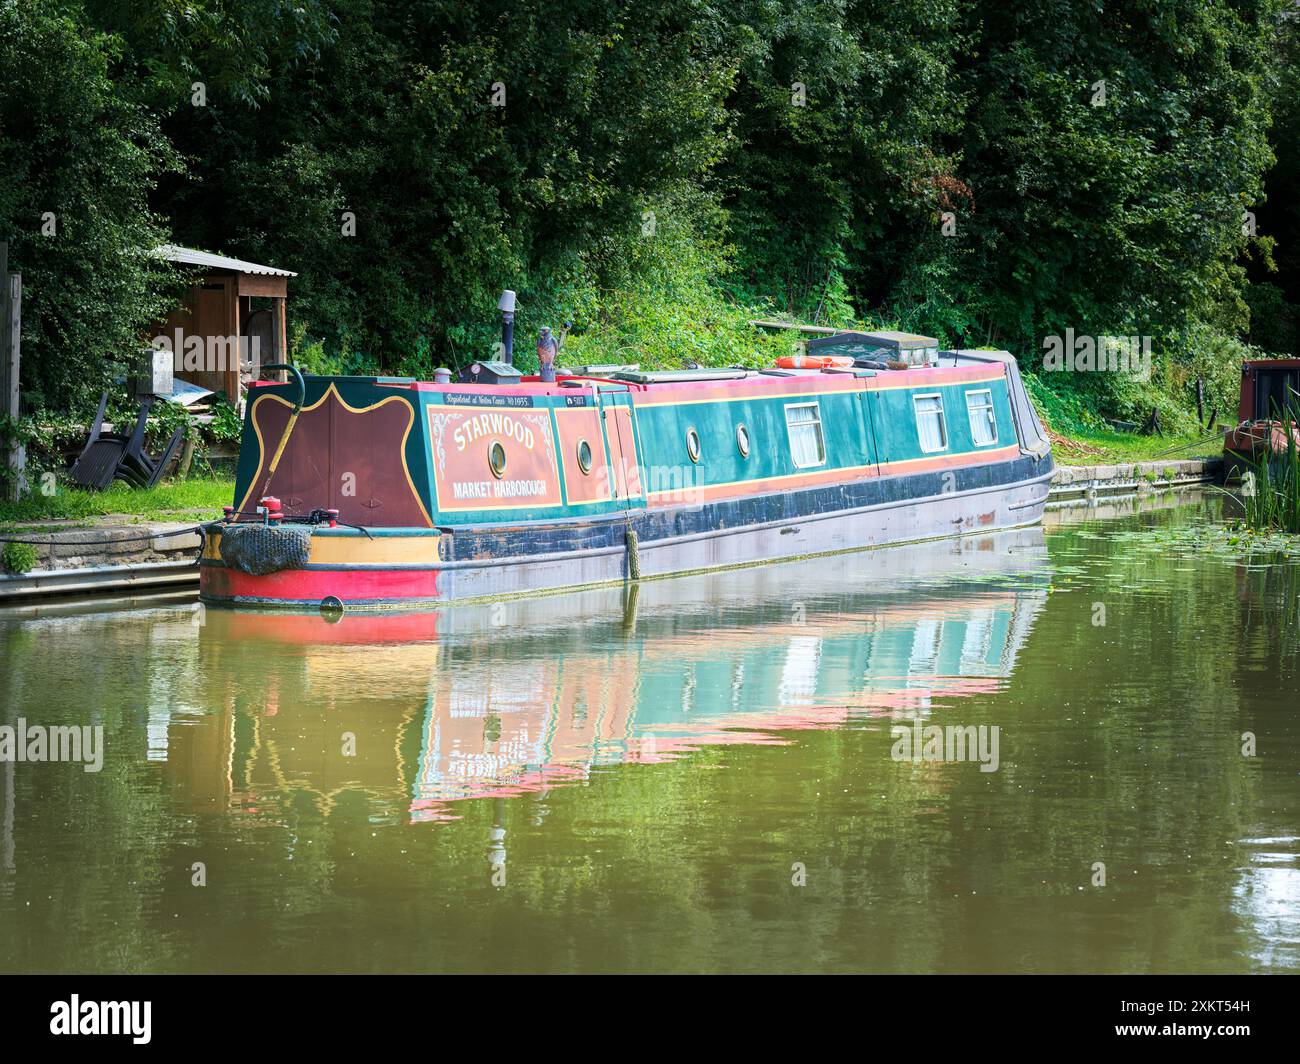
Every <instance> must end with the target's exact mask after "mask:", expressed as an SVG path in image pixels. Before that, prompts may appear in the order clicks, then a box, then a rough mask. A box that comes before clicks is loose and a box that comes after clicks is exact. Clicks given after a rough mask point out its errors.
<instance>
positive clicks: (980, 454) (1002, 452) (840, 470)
mask: <svg viewBox="0 0 1300 1064" xmlns="http://www.w3.org/2000/svg"><path fill="white" fill-rule="evenodd" d="M1019 453H1020V446H1019V444H1013V445H1011V446H1008V447H1000V448H998V449H997V450H995V451H963V452H961V453H960V454H941V455H937V456H933V457H930V458H900V459H898V460H897V461H893V462H881V463H879V468H880V469H888V468H890V467H891V466H904V465H910V466H912V467H914V468H916V467H917V466H918V465H919V464H920V463H926V464H927V465H929V466H930V467H931V468H934V469H969V468H971V467H972V466H978V465H983V464H984V463H983V462H962V463H957V464H948V465H945V464H944V463H945V462H947V461H948V460H950V459H952V458H965V457H968V456H969V457H974V458H993V459H1007V458H1011V457H1012V456H1013V455H1017V454H1019ZM876 468H877V466H876V465H860V466H839V467H837V468H835V469H825V470H816V471H814V472H812V473H806V472H805V473H784V474H782V475H781V476H777V477H763V478H762V479H761V480H724V481H720V482H719V483H717V484H696V485H694V486H693V488H685V487H683V488H669V489H667V490H665V491H652V492H651V493H650V495H649V497H650V498H652V499H656V498H660V497H662V496H678V495H681V494H683V493H684V492H689V491H692V490H696V491H713V490H714V489H715V488H734V487H741V486H745V487H758V486H760V485H763V484H779V483H782V482H784V481H788V480H797V479H799V478H803V477H811V478H814V479H815V480H816V481H817V482H827V483H835V482H836V481H837V480H840V479H853V478H852V476H851V474H853V473H860V472H862V471H863V470H875V469H876ZM859 479H865V478H859ZM809 486H810V487H811V486H813V485H812V484H811V483H810V485H809Z"/></svg>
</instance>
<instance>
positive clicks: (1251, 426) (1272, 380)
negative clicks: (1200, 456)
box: [1223, 358, 1300, 476]
mask: <svg viewBox="0 0 1300 1064" xmlns="http://www.w3.org/2000/svg"><path fill="white" fill-rule="evenodd" d="M1296 410H1300V358H1270V359H1260V360H1258V361H1252V362H1243V363H1242V364H1241V400H1240V403H1239V406H1238V408H1237V427H1236V428H1234V429H1233V430H1232V431H1231V432H1229V433H1228V434H1227V435H1226V436H1225V437H1224V440H1223V458H1224V465H1225V467H1226V470H1225V471H1226V472H1227V473H1228V475H1229V476H1240V475H1241V474H1242V473H1243V472H1244V471H1246V470H1248V469H1251V468H1253V467H1255V466H1257V465H1258V464H1259V463H1260V462H1262V461H1264V460H1265V459H1266V458H1268V457H1269V456H1271V455H1279V454H1285V453H1286V451H1287V447H1288V442H1289V440H1295V441H1296V443H1297V445H1300V431H1297V427H1296V422H1295V419H1294V412H1295V411H1296Z"/></svg>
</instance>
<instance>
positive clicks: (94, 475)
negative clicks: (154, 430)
mask: <svg viewBox="0 0 1300 1064" xmlns="http://www.w3.org/2000/svg"><path fill="white" fill-rule="evenodd" d="M152 405H153V400H152V399H143V400H141V402H140V413H139V414H138V415H137V416H136V419H135V428H134V429H133V430H132V432H131V435H130V436H125V435H122V434H121V433H117V432H105V431H104V410H105V408H106V407H107V406H108V392H104V393H103V395H101V396H100V399H99V410H98V411H97V412H96V414H95V420H94V422H93V423H92V424H91V426H90V435H89V437H88V438H87V440H86V445H85V447H83V448H82V450H81V454H80V455H79V456H78V457H77V460H76V461H75V462H74V463H73V464H72V469H71V471H70V474H69V475H70V476H71V477H72V480H73V482H74V483H76V484H79V485H81V486H82V487H83V488H93V489H95V490H96V491H102V490H103V489H104V488H106V487H108V486H109V484H111V483H112V482H113V481H114V479H116V480H123V481H125V482H126V483H128V484H132V485H134V486H135V487H138V488H152V487H153V486H154V485H155V484H157V483H158V481H159V480H161V479H162V475H163V471H164V470H165V469H166V468H167V465H168V463H170V462H171V460H172V457H173V456H174V455H175V454H176V448H177V447H179V446H180V442H181V439H182V438H183V437H184V435H185V429H184V427H181V428H178V429H177V430H176V431H175V432H173V433H172V437H171V439H170V440H169V441H168V443H167V446H166V448H165V449H164V450H163V453H162V455H161V456H160V457H159V458H157V459H153V458H150V457H149V455H148V454H146V453H145V450H144V434H145V428H146V427H147V425H148V421H149V409H150V407H151V406H152Z"/></svg>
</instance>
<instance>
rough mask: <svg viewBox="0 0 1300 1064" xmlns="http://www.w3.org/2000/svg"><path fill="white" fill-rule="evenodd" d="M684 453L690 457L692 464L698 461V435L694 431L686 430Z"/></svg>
mask: <svg viewBox="0 0 1300 1064" xmlns="http://www.w3.org/2000/svg"><path fill="white" fill-rule="evenodd" d="M686 453H687V454H689V455H690V456H691V461H692V462H698V461H699V460H700V434H699V433H698V432H696V431H695V430H694V429H687V430H686Z"/></svg>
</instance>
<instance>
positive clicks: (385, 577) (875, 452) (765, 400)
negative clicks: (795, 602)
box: [200, 333, 1053, 610]
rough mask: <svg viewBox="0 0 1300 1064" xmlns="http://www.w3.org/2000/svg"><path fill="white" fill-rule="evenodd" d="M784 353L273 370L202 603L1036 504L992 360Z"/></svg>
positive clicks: (707, 561) (346, 598)
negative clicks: (610, 362)
mask: <svg viewBox="0 0 1300 1064" xmlns="http://www.w3.org/2000/svg"><path fill="white" fill-rule="evenodd" d="M507 350H508V348H507ZM779 363H780V364H778V365H776V366H772V367H768V368H761V369H755V368H740V367H738V368H733V369H688V370H680V371H661V372H642V371H640V370H639V369H637V368H636V367H582V368H577V369H573V370H558V371H556V370H555V369H554V367H553V366H550V365H548V364H546V363H545V362H543V372H542V374H540V375H531V376H530V375H523V374H521V373H520V372H518V370H517V369H515V368H514V367H513V366H511V365H510V364H509V361H508V358H507V360H506V361H505V362H489V363H475V364H474V365H473V366H471V367H470V370H469V371H468V372H466V373H465V374H464V375H463V379H461V380H459V381H453V380H451V379H450V375H449V374H448V373H447V372H446V371H439V373H438V374H437V379H435V380H434V381H432V382H429V381H417V380H413V379H408V378H396V377H335V376H308V377H305V378H304V377H303V376H301V375H300V374H299V373H298V372H297V371H296V370H292V368H291V367H289V369H290V370H291V372H292V373H293V377H294V379H292V380H289V381H271V380H263V381H257V382H255V383H254V385H253V386H252V387H251V388H250V390H249V398H248V401H247V404H246V410H245V417H244V427H243V436H242V442H241V447H240V459H239V466H238V469H237V472H236V489H235V499H234V500H233V502H232V505H231V506H230V507H228V508H227V512H226V516H225V518H224V520H221V521H216V522H212V523H210V524H207V525H205V526H204V532H205V543H204V548H203V553H202V557H201V560H200V565H201V569H200V589H201V591H200V593H201V599H202V601H203V602H205V603H207V604H209V605H220V606H236V607H272V608H276V607H278V608H286V609H294V610H303V609H317V608H322V607H324V608H327V609H330V610H339V609H345V610H353V609H357V610H379V609H427V608H429V607H437V606H439V605H442V604H446V603H457V602H466V601H474V600H478V601H493V600H497V599H500V598H504V597H509V596H514V595H526V594H536V593H543V592H556V591H562V590H567V589H573V588H581V587H595V586H601V585H614V584H619V583H623V582H625V581H637V580H646V579H650V578H655V577H663V576H670V575H675V574H682V573H689V572H696V571H706V570H716V569H725V568H730V567H736V566H748V565H755V564H761V563H766V562H772V561H776V560H780V559H786V558H795V557H803V556H809V555H828V554H833V553H835V552H840V551H849V550H859V549H863V548H873V547H886V546H888V545H890V544H901V543H906V542H916V541H920V540H927V539H938V538H947V537H952V536H961V535H966V534H970V533H989V532H993V531H996V530H999V529H1008V528H1016V527H1021V526H1025V525H1032V524H1034V523H1036V522H1038V521H1039V520H1040V519H1041V516H1042V513H1043V507H1044V503H1045V502H1046V499H1047V490H1048V482H1049V479H1050V477H1051V473H1052V468H1053V464H1052V456H1051V451H1050V447H1049V444H1048V441H1047V437H1046V433H1045V431H1044V430H1043V427H1042V425H1041V423H1040V422H1039V420H1038V418H1037V416H1036V415H1035V413H1034V410H1033V408H1032V406H1031V405H1030V402H1029V398H1028V396H1027V394H1026V392H1025V388H1024V385H1023V383H1022V381H1021V378H1020V375H1019V372H1018V370H1017V366H1016V362H1015V359H1014V358H1013V357H1012V356H1011V355H1009V354H1007V353H1006V352H998V351H965V350H959V351H942V352H941V351H940V350H939V349H938V344H937V341H934V340H928V339H927V338H924V337H908V336H906V335H902V334H872V333H846V334H841V335H839V336H830V337H825V338H823V339H822V340H819V341H817V342H815V343H810V344H809V345H808V352H807V354H806V355H800V356H794V357H791V358H786V359H781V360H779ZM268 368H269V367H268ZM548 370H549V372H548ZM544 378H551V379H544Z"/></svg>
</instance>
